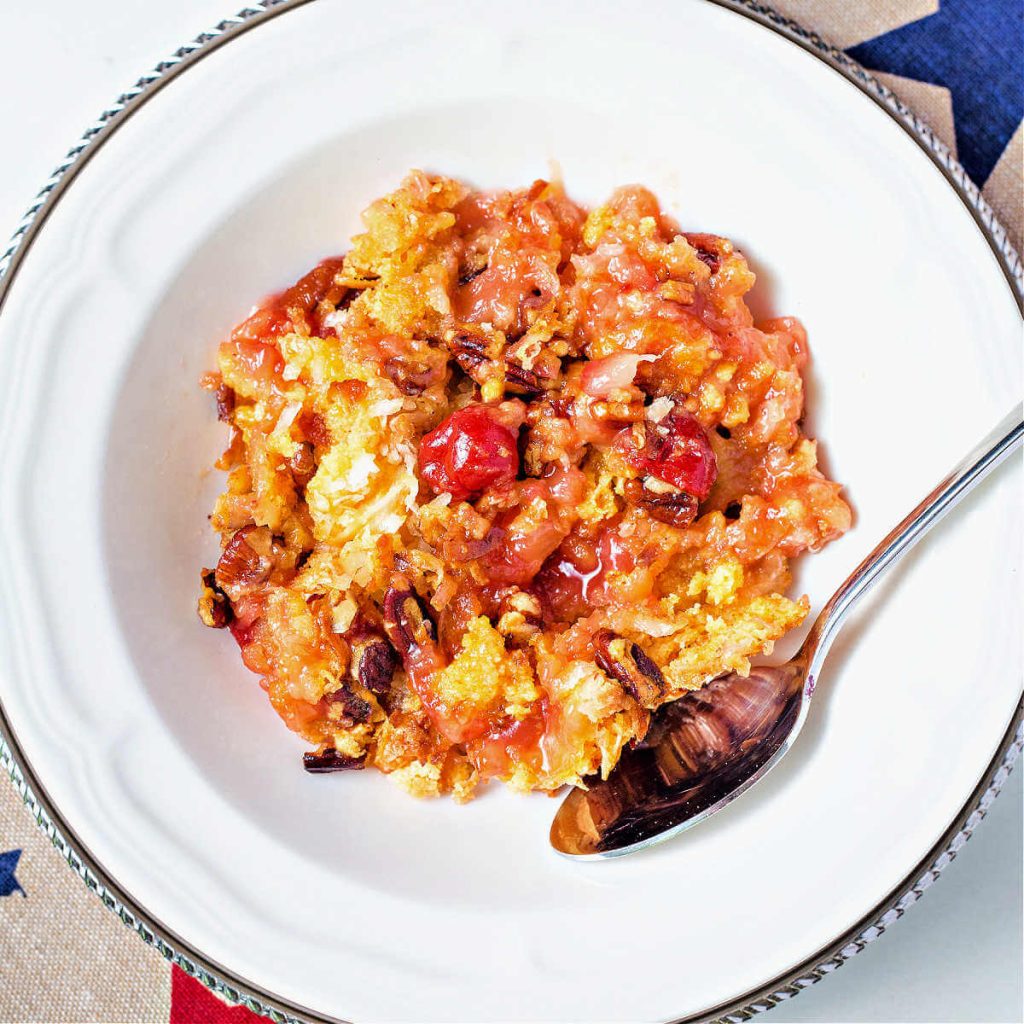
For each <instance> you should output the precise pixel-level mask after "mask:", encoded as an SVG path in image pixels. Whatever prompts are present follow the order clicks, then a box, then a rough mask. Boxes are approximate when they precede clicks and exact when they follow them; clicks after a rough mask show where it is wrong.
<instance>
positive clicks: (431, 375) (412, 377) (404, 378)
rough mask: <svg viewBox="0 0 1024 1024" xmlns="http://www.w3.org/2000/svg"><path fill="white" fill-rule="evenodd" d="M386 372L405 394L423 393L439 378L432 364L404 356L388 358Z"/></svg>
mask: <svg viewBox="0 0 1024 1024" xmlns="http://www.w3.org/2000/svg"><path fill="white" fill-rule="evenodd" d="M384 372H385V373H386V374H387V376H388V378H389V379H390V380H391V382H392V383H393V384H394V385H395V387H397V388H398V390H399V391H401V392H402V394H403V395H421V394H423V392H424V391H426V390H427V388H428V387H430V385H431V384H433V383H434V382H435V381H436V380H438V379H439V375H438V372H437V371H436V370H435V369H434V368H433V367H432V366H429V365H427V364H426V363H420V362H416V361H415V360H412V359H406V358H405V357H403V356H392V357H391V358H390V359H388V360H387V361H386V362H385V363H384Z"/></svg>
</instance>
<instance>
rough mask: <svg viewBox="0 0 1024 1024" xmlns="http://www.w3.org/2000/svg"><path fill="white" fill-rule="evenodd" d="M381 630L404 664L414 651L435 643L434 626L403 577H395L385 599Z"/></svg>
mask: <svg viewBox="0 0 1024 1024" xmlns="http://www.w3.org/2000/svg"><path fill="white" fill-rule="evenodd" d="M384 629H385V631H386V632H387V634H388V639H389V640H390V641H391V643H392V645H393V646H394V648H395V650H396V651H398V653H399V655H401V657H402V660H403V661H405V660H406V659H408V658H409V656H410V654H411V653H412V652H413V651H414V650H415V649H416V648H418V647H422V646H424V645H426V644H433V642H434V624H433V622H431V621H430V618H429V617H428V616H427V613H426V610H425V609H424V607H423V602H422V601H420V599H419V596H418V595H417V594H416V591H414V590H413V589H412V587H410V586H409V584H408V583H407V582H406V580H405V578H404V577H403V576H396V577H395V578H394V579H393V580H392V584H391V586H390V587H389V588H388V591H387V593H386V594H385V595H384Z"/></svg>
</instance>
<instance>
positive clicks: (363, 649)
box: [352, 635, 398, 697]
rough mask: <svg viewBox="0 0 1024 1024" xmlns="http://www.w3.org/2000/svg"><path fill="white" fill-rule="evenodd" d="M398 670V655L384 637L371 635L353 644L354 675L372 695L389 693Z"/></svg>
mask: <svg viewBox="0 0 1024 1024" xmlns="http://www.w3.org/2000/svg"><path fill="white" fill-rule="evenodd" d="M396 668H398V655H397V654H396V653H395V649H394V647H392V646H391V644H389V643H388V642H387V640H385V639H384V637H382V636H378V635H371V636H368V637H366V638H365V639H360V640H357V641H355V642H354V643H353V644H352V674H353V675H354V676H355V678H356V679H358V680H359V682H360V683H361V684H362V685H363V686H365V687H366V689H367V690H369V691H370V693H372V694H375V695H376V696H378V697H382V696H384V695H385V694H387V693H389V692H390V690H391V681H392V679H394V676H395V669H396Z"/></svg>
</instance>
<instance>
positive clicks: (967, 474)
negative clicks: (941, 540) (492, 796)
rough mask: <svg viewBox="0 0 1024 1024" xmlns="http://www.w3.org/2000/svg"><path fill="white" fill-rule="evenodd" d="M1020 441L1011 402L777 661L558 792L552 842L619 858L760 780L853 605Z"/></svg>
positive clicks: (725, 683) (702, 693)
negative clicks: (605, 772)
mask: <svg viewBox="0 0 1024 1024" xmlns="http://www.w3.org/2000/svg"><path fill="white" fill-rule="evenodd" d="M1022 437H1024V423H1022V408H1021V406H1020V405H1017V407H1016V408H1015V409H1014V410H1013V411H1012V412H1010V413H1009V415H1007V416H1006V417H1005V418H1004V419H1003V420H1001V421H1000V423H999V424H998V425H997V426H996V427H995V429H994V430H992V432H991V433H990V434H989V435H988V436H987V437H986V438H985V439H984V440H983V441H982V442H981V443H980V444H979V445H977V447H975V448H974V449H973V450H972V451H971V452H970V454H969V455H967V456H966V457H965V458H964V459H963V460H962V461H961V462H960V463H958V464H957V465H956V466H955V467H954V468H953V469H952V470H951V471H950V473H949V474H948V475H947V476H946V477H944V478H943V479H942V480H941V481H940V482H939V484H938V486H937V487H936V488H935V489H934V490H933V491H932V492H931V493H930V494H928V496H927V497H926V498H925V499H924V500H923V501H922V502H921V503H920V504H919V505H918V506H917V507H916V508H915V509H914V510H913V511H912V512H911V513H910V514H909V515H908V516H907V517H906V518H905V519H904V520H903V521H902V522H900V523H899V525H897V526H896V527H895V528H894V529H893V530H892V531H891V532H890V533H889V534H888V535H887V536H886V537H885V538H883V540H882V541H881V542H880V543H879V544H878V546H877V547H876V548H875V549H874V550H873V551H872V552H871V553H870V554H869V555H868V556H867V558H865V559H864V561H863V562H861V563H860V565H858V566H857V568H856V569H854V571H853V572H852V573H851V574H850V576H849V578H848V579H847V580H846V581H845V582H844V583H843V584H842V585H841V586H840V587H839V589H838V590H837V591H836V592H835V594H833V595H832V598H831V599H830V600H829V602H828V603H827V604H826V605H825V607H824V608H823V609H822V610H821V613H820V614H819V615H818V617H817V619H815V620H814V623H813V625H812V626H811V629H810V631H809V633H808V634H807V638H806V640H804V642H803V644H802V646H801V647H800V650H798V651H797V653H796V654H795V655H794V656H793V657H792V658H791V659H790V660H789V661H788V662H786V664H784V665H779V666H759V667H756V668H754V669H752V670H751V672H750V675H749V676H747V677H743V676H739V675H736V674H735V673H730V674H728V675H724V676H719V677H718V678H717V679H713V680H712V681H711V682H709V683H707V684H706V685H705V686H704V687H702V688H701V689H700V690H694V691H692V692H691V693H688V694H687V695H686V696H684V697H682V698H680V699H679V700H677V701H675V702H673V703H671V704H667V705H665V706H664V707H663V708H662V709H661V710H660V711H659V712H658V713H657V715H656V716H655V719H654V721H653V723H652V725H651V729H650V730H649V732H648V734H647V736H646V737H645V738H644V740H643V742H642V743H641V744H639V745H637V746H636V747H635V748H633V749H631V750H627V751H626V752H625V753H624V754H623V756H622V759H621V760H620V761H619V764H618V765H617V766H616V768H615V770H614V771H613V772H612V773H611V775H610V776H609V777H608V779H607V780H606V781H603V782H602V781H600V780H588V786H589V788H588V789H586V790H584V789H574V790H573V791H572V792H571V793H570V794H569V795H568V796H567V797H566V799H565V800H564V802H563V803H562V806H561V807H560V808H559V809H558V813H557V814H556V815H555V820H554V821H553V822H552V823H551V845H552V846H553V847H554V848H555V849H556V850H557V851H558V852H559V853H563V854H566V855H567V856H571V857H576V858H589V859H596V858H598V857H620V856H622V855H624V854H627V853H632V852H633V851H635V850H641V849H643V848H644V847H646V846H651V845H653V844H654V843H660V842H662V841H664V840H665V839H669V838H670V837H672V836H674V835H676V834H677V833H679V832H682V831H683V830H684V829H687V828H691V827H692V826H694V825H696V824H697V823H698V822H700V821H703V820H704V819H705V818H709V817H710V816H711V815H712V814H714V813H715V811H717V810H720V809H721V808H722V807H724V806H725V805H726V804H728V803H730V802H731V801H733V800H735V799H736V797H738V796H739V795H740V794H741V793H743V792H744V791H745V790H747V789H749V788H750V787H751V786H752V785H753V784H754V783H755V782H757V781H758V779H761V778H763V777H764V776H765V775H766V774H767V773H768V772H769V771H770V770H771V769H772V768H774V767H775V765H776V764H778V763H779V761H780V760H781V759H782V756H783V754H785V753H786V751H787V750H789V748H790V747H791V746H792V745H793V741H794V740H795V739H796V736H797V733H799V732H800V729H801V727H802V726H803V724H804V720H805V719H806V717H807V711H808V708H809V707H810V703H811V697H812V696H813V694H814V687H815V685H816V683H817V681H818V677H819V675H820V673H821V666H822V663H823V662H824V660H825V657H826V655H827V654H828V651H829V648H830V647H831V646H832V641H833V640H834V639H835V638H836V635H837V634H838V632H839V630H840V629H841V628H842V626H843V624H844V623H845V622H846V620H847V618H848V616H849V614H850V611H851V610H852V608H853V607H854V605H855V604H856V603H857V601H858V600H859V599H860V598H861V597H863V595H864V594H866V593H867V592H868V590H870V589H871V587H872V586H873V585H874V584H875V583H876V582H877V581H878V580H879V579H880V578H881V577H882V576H883V575H884V573H885V572H886V571H887V570H888V569H889V568H890V567H892V566H893V565H895V564H896V562H898V561H899V560H900V558H902V557H903V555H905V554H906V553H907V552H908V551H909V550H910V548H911V547H913V545H914V544H916V543H917V541H919V540H920V539H921V538H922V537H923V536H924V535H925V534H926V533H927V532H928V531H929V530H930V529H931V528H932V527H933V526H934V525H935V524H936V523H937V522H938V521H939V520H940V519H942V517H943V516H945V515H946V513H947V512H949V511H950V509H952V508H953V507H954V506H956V505H957V504H958V503H959V502H960V501H961V499H962V498H964V497H965V496H966V495H967V494H968V493H969V492H970V491H971V490H973V489H974V487H975V486H977V484H978V483H979V482H980V481H981V480H982V479H984V477H985V476H987V475H988V474H989V473H990V472H991V471H992V470H993V469H994V468H995V467H996V466H997V465H998V464H999V463H1000V462H1002V461H1003V459H1005V458H1006V457H1007V456H1008V455H1009V454H1010V453H1011V452H1012V451H1013V450H1014V449H1015V448H1016V447H1017V446H1018V445H1020V443H1021V439H1022Z"/></svg>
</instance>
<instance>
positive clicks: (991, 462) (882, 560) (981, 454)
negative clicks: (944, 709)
mask: <svg viewBox="0 0 1024 1024" xmlns="http://www.w3.org/2000/svg"><path fill="white" fill-rule="evenodd" d="M1022 439H1024V421H1022V406H1021V404H1020V403H1018V404H1017V405H1016V406H1015V407H1014V408H1013V409H1011V410H1010V412H1009V413H1007V414H1006V416H1004V417H1003V418H1002V419H1001V420H1000V421H999V423H997V424H996V426H995V427H993V429H992V430H991V431H990V432H989V433H988V435H986V437H985V438H984V439H983V440H982V441H980V442H979V443H978V444H977V445H976V446H975V447H974V448H973V449H971V451H970V452H969V453H968V454H967V455H966V456H964V458H963V459H961V461H960V462H958V463H957V464H956V465H955V466H954V467H953V468H952V469H951V470H950V471H949V473H947V474H946V476H945V477H943V478H942V480H940V481H939V483H938V485H937V486H936V487H935V489H934V490H932V491H931V492H930V493H929V494H928V495H927V496H926V497H925V498H924V500H923V501H922V502H921V503H920V504H919V505H917V506H916V508H914V509H913V511H912V512H910V514H909V515H908V516H906V518H905V519H903V520H902V521H901V522H900V523H898V524H897V525H896V526H895V527H894V528H893V529H892V530H891V531H890V532H889V533H888V534H886V536H885V537H884V538H883V539H882V540H881V541H880V542H879V544H878V545H877V547H875V549H874V550H873V551H872V552H871V553H870V554H869V555H868V556H867V558H865V559H864V561H863V562H861V563H860V565H858V566H857V568H856V569H854V570H853V572H852V573H851V574H850V575H849V576H848V577H847V579H846V581H845V582H844V583H843V584H842V585H841V586H840V587H839V589H838V590H837V591H836V592H835V594H833V595H832V598H831V599H830V600H829V602H828V603H827V604H826V605H825V607H824V608H822V610H821V613H820V614H819V615H818V617H817V619H815V620H814V625H812V626H811V631H810V633H809V634H808V636H807V639H806V640H805V641H804V645H803V648H802V653H803V654H804V655H805V656H806V657H809V658H810V660H811V664H810V667H809V671H808V683H809V685H810V686H813V684H814V679H815V678H816V677H817V674H818V673H817V668H818V666H820V664H821V662H822V661H823V660H824V658H825V655H826V654H827V653H828V649H829V647H830V646H831V644H832V641H833V640H834V639H835V637H836V634H837V633H838V632H839V630H840V628H841V627H842V625H843V623H844V622H845V621H846V618H847V616H848V615H849V613H850V611H851V610H852V609H853V607H854V605H856V603H857V601H858V600H859V599H860V598H861V597H863V595H864V594H866V593H867V592H868V590H870V589H871V587H872V586H873V585H874V583H875V582H876V581H877V580H878V579H879V577H881V576H882V575H883V574H884V573H885V572H886V570H887V569H889V568H890V567H891V566H893V565H895V564H896V563H897V562H898V561H899V560H900V559H901V558H902V557H903V556H904V555H905V554H906V553H907V552H908V551H909V550H910V549H911V548H912V547H913V546H914V545H915V544H916V543H917V542H918V541H919V540H920V539H921V538H922V537H923V536H924V535H925V534H926V533H927V532H928V531H929V530H930V529H931V528H932V527H933V526H935V524H936V523H938V522H939V520H940V519H942V518H943V517H944V516H945V515H946V513H947V512H949V511H950V510H951V509H953V508H955V507H956V505H958V504H959V503H960V501H961V500H962V499H963V498H964V497H965V496H966V495H967V494H969V493H970V492H971V491H972V490H974V488H975V487H976V486H977V485H978V484H979V483H980V482H981V481H982V480H983V479H984V478H985V477H986V476H988V474H989V473H990V472H991V471H992V470H993V469H995V467H996V466H998V465H999V463H1001V462H1002V461H1003V460H1004V459H1005V458H1006V457H1007V456H1008V455H1010V453H1011V452H1012V451H1013V450H1014V449H1015V448H1017V447H1018V446H1019V445H1020V443H1021V440H1022Z"/></svg>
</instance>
